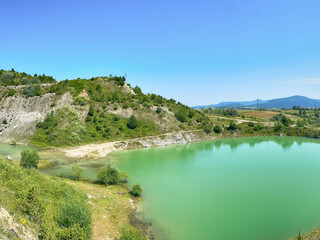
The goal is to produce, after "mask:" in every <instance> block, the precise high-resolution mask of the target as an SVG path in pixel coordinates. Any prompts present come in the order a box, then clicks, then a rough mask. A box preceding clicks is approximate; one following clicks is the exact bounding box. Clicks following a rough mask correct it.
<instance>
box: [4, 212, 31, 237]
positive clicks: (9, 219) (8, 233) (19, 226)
mask: <svg viewBox="0 0 320 240" xmlns="http://www.w3.org/2000/svg"><path fill="white" fill-rule="evenodd" d="M27 226H28V223H26V220H25V219H20V220H19V221H17V220H16V217H14V216H12V215H11V214H10V213H9V212H8V211H7V210H6V209H4V208H3V207H0V239H3V240H7V239H8V240H9V239H23V240H36V239H37V237H36V234H35V232H34V231H32V230H31V229H30V228H29V227H27Z"/></svg>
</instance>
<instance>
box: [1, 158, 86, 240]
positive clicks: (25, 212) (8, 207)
mask: <svg viewBox="0 0 320 240" xmlns="http://www.w3.org/2000/svg"><path fill="white" fill-rule="evenodd" d="M0 185H1V191H0V211H1V213H2V214H0V239H50V240H54V239H91V231H92V230H91V212H90V209H89V206H88V205H87V203H86V195H85V194H83V193H82V192H81V191H79V190H78V189H76V188H74V187H72V186H70V185H67V184H66V182H65V181H63V180H61V179H58V178H52V177H49V176H46V175H43V174H40V173H39V172H37V171H36V170H29V169H24V168H22V167H19V166H16V165H14V164H13V163H11V162H9V161H7V160H4V159H0Z"/></svg>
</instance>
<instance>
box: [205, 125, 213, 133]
mask: <svg viewBox="0 0 320 240" xmlns="http://www.w3.org/2000/svg"><path fill="white" fill-rule="evenodd" d="M203 131H204V132H205V133H206V134H209V133H211V131H212V127H211V126H210V125H205V126H204V127H203Z"/></svg>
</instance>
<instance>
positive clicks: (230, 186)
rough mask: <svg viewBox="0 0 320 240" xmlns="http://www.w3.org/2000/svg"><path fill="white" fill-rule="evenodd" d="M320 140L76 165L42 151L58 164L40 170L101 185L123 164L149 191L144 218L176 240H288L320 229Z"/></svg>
mask: <svg viewBox="0 0 320 240" xmlns="http://www.w3.org/2000/svg"><path fill="white" fill-rule="evenodd" d="M319 143H320V141H319V140H311V139H304V138H296V137H254V138H237V139H221V140H215V141H210V142H202V143H191V144H185V145H175V146H168V147H161V148H153V149H143V150H132V151H124V152H118V153H114V154H112V155H111V156H110V159H109V158H101V159H96V160H92V159H70V158H66V157H65V156H63V155H62V154H61V153H59V152H54V151H45V150H41V149H40V157H41V159H47V160H50V161H53V162H54V163H55V165H54V166H51V167H49V168H46V169H42V170H41V171H43V172H45V173H48V174H51V175H56V174H60V173H64V174H66V175H67V176H70V174H71V166H72V164H74V163H77V164H79V165H80V166H81V167H82V168H83V169H84V172H83V177H86V178H90V179H96V174H97V171H98V170H99V168H100V167H101V166H103V165H105V164H106V163H107V162H108V161H117V162H118V164H119V167H120V169H123V170H125V171H127V172H128V173H129V175H130V176H131V178H130V181H129V185H131V184H132V183H135V182H139V183H141V185H142V186H143V189H144V192H143V202H142V206H143V217H144V218H145V219H147V220H151V221H152V223H153V226H154V228H155V231H156V233H157V234H158V235H159V236H160V237H162V238H163V239H172V240H194V239H210V240H215V239H217V240H222V239H223V240H234V239H237V240H270V239H272V240H282V239H283V240H284V239H288V238H289V237H292V236H294V235H296V234H297V232H298V231H299V229H301V230H302V231H303V232H305V231H309V230H311V229H313V228H315V227H317V226H318V225H320V207H319V202H320V144H319ZM24 148H25V147H22V146H10V145H6V144H0V155H2V156H7V155H10V156H11V157H13V158H14V159H19V158H20V152H21V150H22V149H24Z"/></svg>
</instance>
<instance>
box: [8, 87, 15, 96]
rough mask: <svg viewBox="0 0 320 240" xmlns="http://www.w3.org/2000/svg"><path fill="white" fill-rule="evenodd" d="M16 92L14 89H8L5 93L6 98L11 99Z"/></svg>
mask: <svg viewBox="0 0 320 240" xmlns="http://www.w3.org/2000/svg"><path fill="white" fill-rule="evenodd" d="M16 92H17V91H16V90H14V89H9V90H8V93H7V96H8V97H12V96H14V95H15V94H16Z"/></svg>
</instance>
